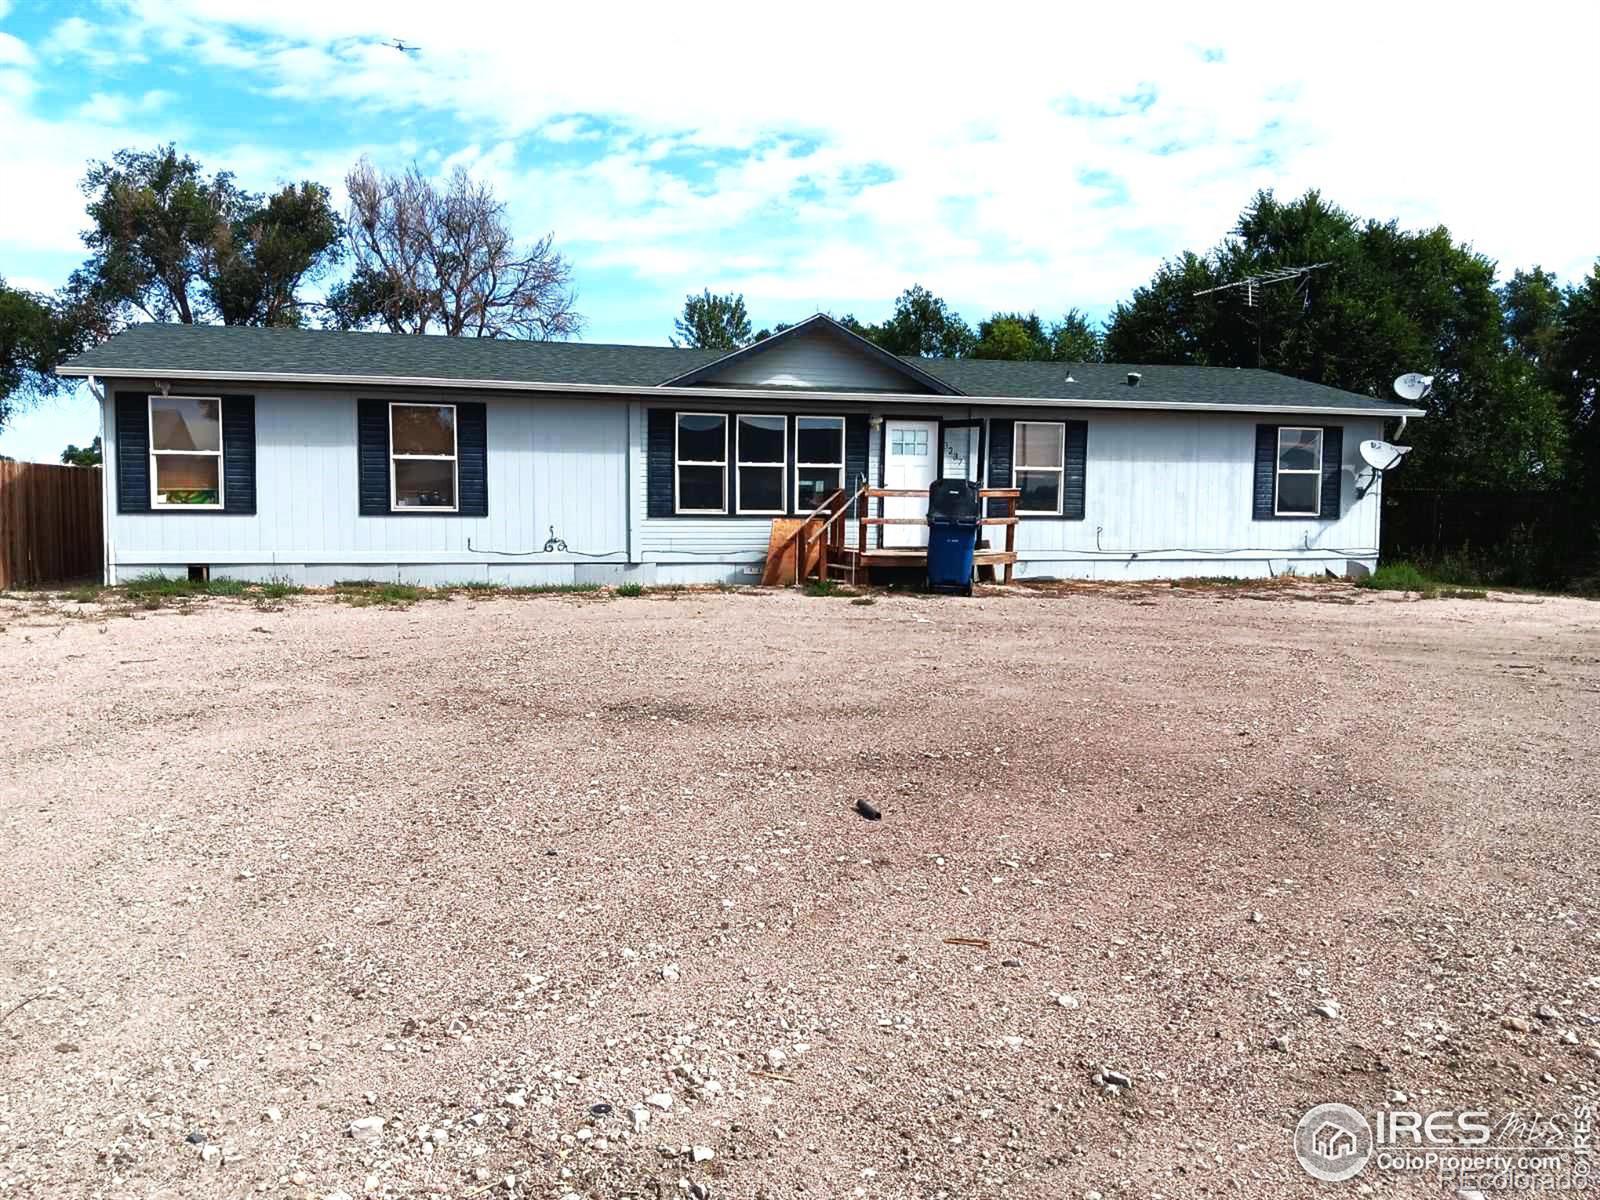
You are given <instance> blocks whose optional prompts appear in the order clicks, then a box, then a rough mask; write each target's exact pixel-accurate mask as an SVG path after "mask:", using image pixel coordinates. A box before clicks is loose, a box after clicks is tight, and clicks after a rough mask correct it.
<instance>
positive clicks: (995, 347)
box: [967, 312, 1050, 362]
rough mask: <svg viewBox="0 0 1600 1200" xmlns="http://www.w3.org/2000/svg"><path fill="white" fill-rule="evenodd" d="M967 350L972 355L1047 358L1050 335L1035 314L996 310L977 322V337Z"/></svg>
mask: <svg viewBox="0 0 1600 1200" xmlns="http://www.w3.org/2000/svg"><path fill="white" fill-rule="evenodd" d="M967 353H968V354H969V355H970V356H971V357H972V358H999V359H1010V360H1012V361H1015V362H1029V361H1037V360H1040V359H1045V358H1049V357H1050V346H1049V338H1048V335H1047V334H1046V333H1045V329H1044V323H1043V322H1042V321H1040V320H1039V315H1038V314H1037V313H1019V312H1009V313H1005V312H997V313H995V314H994V315H993V316H991V317H990V318H989V319H988V320H987V321H979V322H978V337H977V340H976V341H975V342H974V343H973V344H972V346H971V348H970V349H969V350H968V351H967Z"/></svg>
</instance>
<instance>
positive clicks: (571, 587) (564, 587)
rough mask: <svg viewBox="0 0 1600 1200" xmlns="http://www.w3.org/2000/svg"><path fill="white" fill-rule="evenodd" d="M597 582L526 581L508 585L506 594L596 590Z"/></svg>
mask: <svg viewBox="0 0 1600 1200" xmlns="http://www.w3.org/2000/svg"><path fill="white" fill-rule="evenodd" d="M599 590H600V585H599V584H598V583H528V584H522V585H520V586H518V587H508V588H506V589H505V591H506V592H507V594H509V595H512V596H559V595H565V594H567V593H584V592H598V591H599Z"/></svg>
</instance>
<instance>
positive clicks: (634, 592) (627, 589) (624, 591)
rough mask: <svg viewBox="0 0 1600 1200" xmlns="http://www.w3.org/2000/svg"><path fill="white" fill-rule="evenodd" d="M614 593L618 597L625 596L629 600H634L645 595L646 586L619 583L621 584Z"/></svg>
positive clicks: (614, 589)
mask: <svg viewBox="0 0 1600 1200" xmlns="http://www.w3.org/2000/svg"><path fill="white" fill-rule="evenodd" d="M612 591H613V592H614V593H615V594H616V595H618V596H623V597H627V598H632V597H634V596H642V595H644V584H642V583H619V584H617V586H616V587H615V588H613V589H612Z"/></svg>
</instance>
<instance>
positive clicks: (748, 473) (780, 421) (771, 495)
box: [735, 416, 789, 515]
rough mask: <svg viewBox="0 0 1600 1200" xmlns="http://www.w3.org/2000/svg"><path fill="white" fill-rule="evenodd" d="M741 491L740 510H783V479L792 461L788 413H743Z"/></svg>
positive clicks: (739, 479)
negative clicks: (760, 414) (749, 415)
mask: <svg viewBox="0 0 1600 1200" xmlns="http://www.w3.org/2000/svg"><path fill="white" fill-rule="evenodd" d="M737 440H738V459H737V462H738V466H739V471H738V484H737V486H738V493H737V500H736V505H735V507H736V508H737V509H738V511H739V512H741V513H761V514H763V515H765V514H768V513H782V512H784V511H785V510H784V507H783V480H784V475H785V472H786V471H787V470H788V465H787V464H788V462H789V418H788V417H769V416H759V417H740V418H739V423H738V438H737Z"/></svg>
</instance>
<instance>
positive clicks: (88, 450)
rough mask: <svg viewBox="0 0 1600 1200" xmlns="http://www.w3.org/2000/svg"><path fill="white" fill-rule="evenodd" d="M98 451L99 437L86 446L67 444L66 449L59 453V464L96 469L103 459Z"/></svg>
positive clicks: (96, 435) (96, 436) (97, 435)
mask: <svg viewBox="0 0 1600 1200" xmlns="http://www.w3.org/2000/svg"><path fill="white" fill-rule="evenodd" d="M103 457H104V456H103V455H102V453H101V450H100V435H99V434H98V433H97V434H95V436H94V441H92V442H90V443H89V444H88V445H87V446H78V445H74V444H72V443H71V442H69V443H67V448H66V449H65V450H63V451H62V452H61V462H62V463H63V465H65V466H69V467H98V466H99V465H100V463H101V461H102V459H103Z"/></svg>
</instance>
